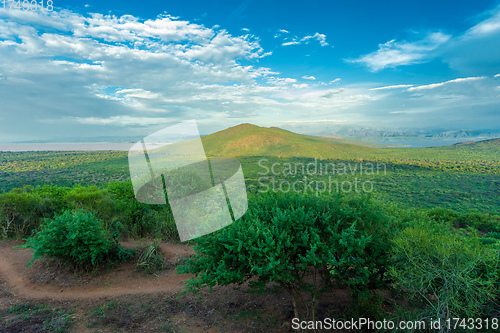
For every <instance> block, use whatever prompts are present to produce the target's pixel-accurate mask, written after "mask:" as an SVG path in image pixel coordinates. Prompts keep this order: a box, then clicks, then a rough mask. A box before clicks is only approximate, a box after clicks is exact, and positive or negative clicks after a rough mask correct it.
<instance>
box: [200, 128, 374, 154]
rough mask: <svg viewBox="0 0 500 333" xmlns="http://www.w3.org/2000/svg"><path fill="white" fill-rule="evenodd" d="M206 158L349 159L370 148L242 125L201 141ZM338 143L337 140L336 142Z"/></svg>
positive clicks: (330, 139) (366, 151)
mask: <svg viewBox="0 0 500 333" xmlns="http://www.w3.org/2000/svg"><path fill="white" fill-rule="evenodd" d="M202 141H203V146H204V147H205V152H206V154H207V155H208V156H273V157H312V158H314V157H316V158H320V159H334V158H335V159H336V158H340V159H350V158H352V157H356V156H362V155H364V154H367V153H368V152H369V151H371V150H372V149H373V148H369V147H365V146H362V145H354V144H342V143H336V139H332V138H324V137H319V136H312V135H301V134H297V133H293V132H290V131H286V130H283V129H280V128H277V127H271V128H266V127H259V126H255V125H251V124H242V125H238V126H234V127H230V128H228V129H226V130H223V131H220V132H216V133H213V134H210V135H207V136H205V137H203V138H202ZM339 142H340V140H339Z"/></svg>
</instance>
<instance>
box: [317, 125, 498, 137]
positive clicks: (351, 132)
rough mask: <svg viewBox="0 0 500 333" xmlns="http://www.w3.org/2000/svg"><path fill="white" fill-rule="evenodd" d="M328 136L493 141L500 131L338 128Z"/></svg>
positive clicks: (333, 129) (328, 132)
mask: <svg viewBox="0 0 500 333" xmlns="http://www.w3.org/2000/svg"><path fill="white" fill-rule="evenodd" d="M323 134H326V135H338V136H343V137H379V138H410V137H411V138H415V137H420V138H428V139H463V138H476V139H481V138H482V139H491V138H498V137H500V130H465V129H460V130H453V131H450V130H380V129H374V128H353V127H337V128H332V129H331V130H329V131H327V132H323Z"/></svg>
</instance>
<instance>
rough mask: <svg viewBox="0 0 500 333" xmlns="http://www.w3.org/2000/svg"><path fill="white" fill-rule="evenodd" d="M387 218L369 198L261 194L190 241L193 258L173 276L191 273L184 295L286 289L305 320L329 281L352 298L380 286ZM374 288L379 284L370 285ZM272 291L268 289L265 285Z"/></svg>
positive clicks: (386, 256) (385, 253) (386, 254)
mask: <svg viewBox="0 0 500 333" xmlns="http://www.w3.org/2000/svg"><path fill="white" fill-rule="evenodd" d="M388 223H389V222H388V219H387V218H386V216H385V215H384V213H383V212H382V211H381V209H380V208H379V207H377V206H376V205H374V204H373V202H372V201H371V200H369V199H367V198H361V199H343V198H340V197H334V198H327V197H316V196H306V195H263V196H259V197H256V198H255V199H253V200H252V201H251V202H250V204H249V209H248V211H247V213H246V214H245V216H244V217H242V218H241V219H240V220H238V221H237V222H235V223H233V224H232V225H230V226H228V227H226V228H223V229H221V230H219V231H217V232H215V233H212V234H209V235H206V236H204V237H201V238H198V239H196V246H195V251H196V255H195V256H193V257H192V258H191V259H189V260H188V261H187V263H186V264H185V265H182V266H179V267H178V272H179V273H193V274H195V277H193V278H192V279H191V280H189V281H188V284H187V286H186V290H187V291H192V292H197V291H199V290H200V289H202V288H204V287H210V288H212V287H213V286H215V285H228V284H242V283H244V282H246V281H249V287H250V288H252V289H253V290H254V291H256V292H259V293H261V292H265V291H269V290H271V289H272V290H276V289H284V290H286V291H288V292H289V294H290V296H291V298H292V302H293V304H294V308H295V315H296V316H298V315H299V308H300V306H299V304H300V303H299V301H300V300H303V297H302V294H306V295H307V294H308V295H309V299H310V301H304V302H302V304H303V305H304V306H305V307H306V315H305V316H306V317H310V316H312V317H313V318H314V316H315V308H316V304H317V300H318V299H319V297H320V296H321V294H323V293H324V292H326V291H329V290H331V288H332V286H333V284H334V283H335V282H340V283H343V284H346V285H347V286H348V287H349V288H350V289H351V290H352V291H353V294H354V295H355V297H357V296H359V295H361V294H363V293H366V292H367V291H368V290H369V288H370V287H375V286H380V282H383V280H384V275H385V269H386V267H387V266H388V265H387V260H388V251H389V248H388V246H389V245H390V242H389V241H388V230H389V228H390V226H389V225H388ZM376 282H379V283H376ZM271 283H272V284H273V287H272V288H271V289H269V288H268V284H271Z"/></svg>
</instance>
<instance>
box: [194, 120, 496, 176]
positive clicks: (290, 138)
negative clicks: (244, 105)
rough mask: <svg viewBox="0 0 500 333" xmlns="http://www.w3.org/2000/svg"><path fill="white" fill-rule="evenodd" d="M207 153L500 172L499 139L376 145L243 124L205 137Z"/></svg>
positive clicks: (210, 154) (212, 154)
mask: <svg viewBox="0 0 500 333" xmlns="http://www.w3.org/2000/svg"><path fill="white" fill-rule="evenodd" d="M202 141H203V145H204V147H205V151H206V153H207V155H208V156H271V157H309V158H318V159H341V160H351V161H358V160H372V161H383V162H386V163H397V164H411V165H419V166H428V165H432V166H435V167H438V168H439V166H440V165H452V164H456V165H458V164H460V165H462V170H464V171H466V170H469V171H470V170H471V166H479V168H480V169H481V171H488V170H490V171H493V172H494V173H500V139H493V140H487V141H481V142H473V143H468V144H456V145H452V146H442V147H431V148H384V149H380V148H373V147H369V146H365V145H362V144H360V143H357V144H350V143H346V141H345V140H342V139H335V138H325V137H319V136H312V135H301V134H296V133H293V132H290V131H286V130H283V129H280V128H276V127H271V128H265V127H259V126H255V125H251V124H242V125H238V126H235V127H230V128H228V129H226V130H223V131H220V132H217V133H213V134H210V135H207V136H205V137H203V138H202Z"/></svg>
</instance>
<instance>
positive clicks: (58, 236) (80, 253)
mask: <svg viewBox="0 0 500 333" xmlns="http://www.w3.org/2000/svg"><path fill="white" fill-rule="evenodd" d="M101 226H102V222H101V221H100V220H99V219H97V218H96V217H95V215H94V214H93V213H86V212H84V211H83V210H79V211H76V212H70V211H65V212H64V213H63V214H62V215H58V216H56V217H55V218H54V219H47V220H46V221H45V224H44V225H43V226H42V229H41V230H40V231H39V232H38V233H36V234H35V235H34V236H32V237H30V238H29V239H27V243H26V246H27V247H29V248H32V249H34V253H33V254H34V255H33V259H32V260H31V261H30V262H29V263H28V264H31V263H33V261H35V260H36V259H38V258H40V257H42V256H47V257H51V258H55V259H58V260H60V261H62V262H63V263H64V264H68V265H70V266H72V267H73V268H74V269H77V270H87V269H88V268H91V267H93V268H96V267H97V266H98V265H99V264H101V263H104V262H108V263H111V264H113V263H117V262H121V261H126V260H127V259H129V258H130V257H131V256H132V255H133V252H132V251H130V250H124V249H122V248H121V246H120V245H119V244H118V243H116V242H114V241H113V240H111V239H110V238H109V237H107V236H106V233H105V232H104V230H103V229H102V227H101Z"/></svg>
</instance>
